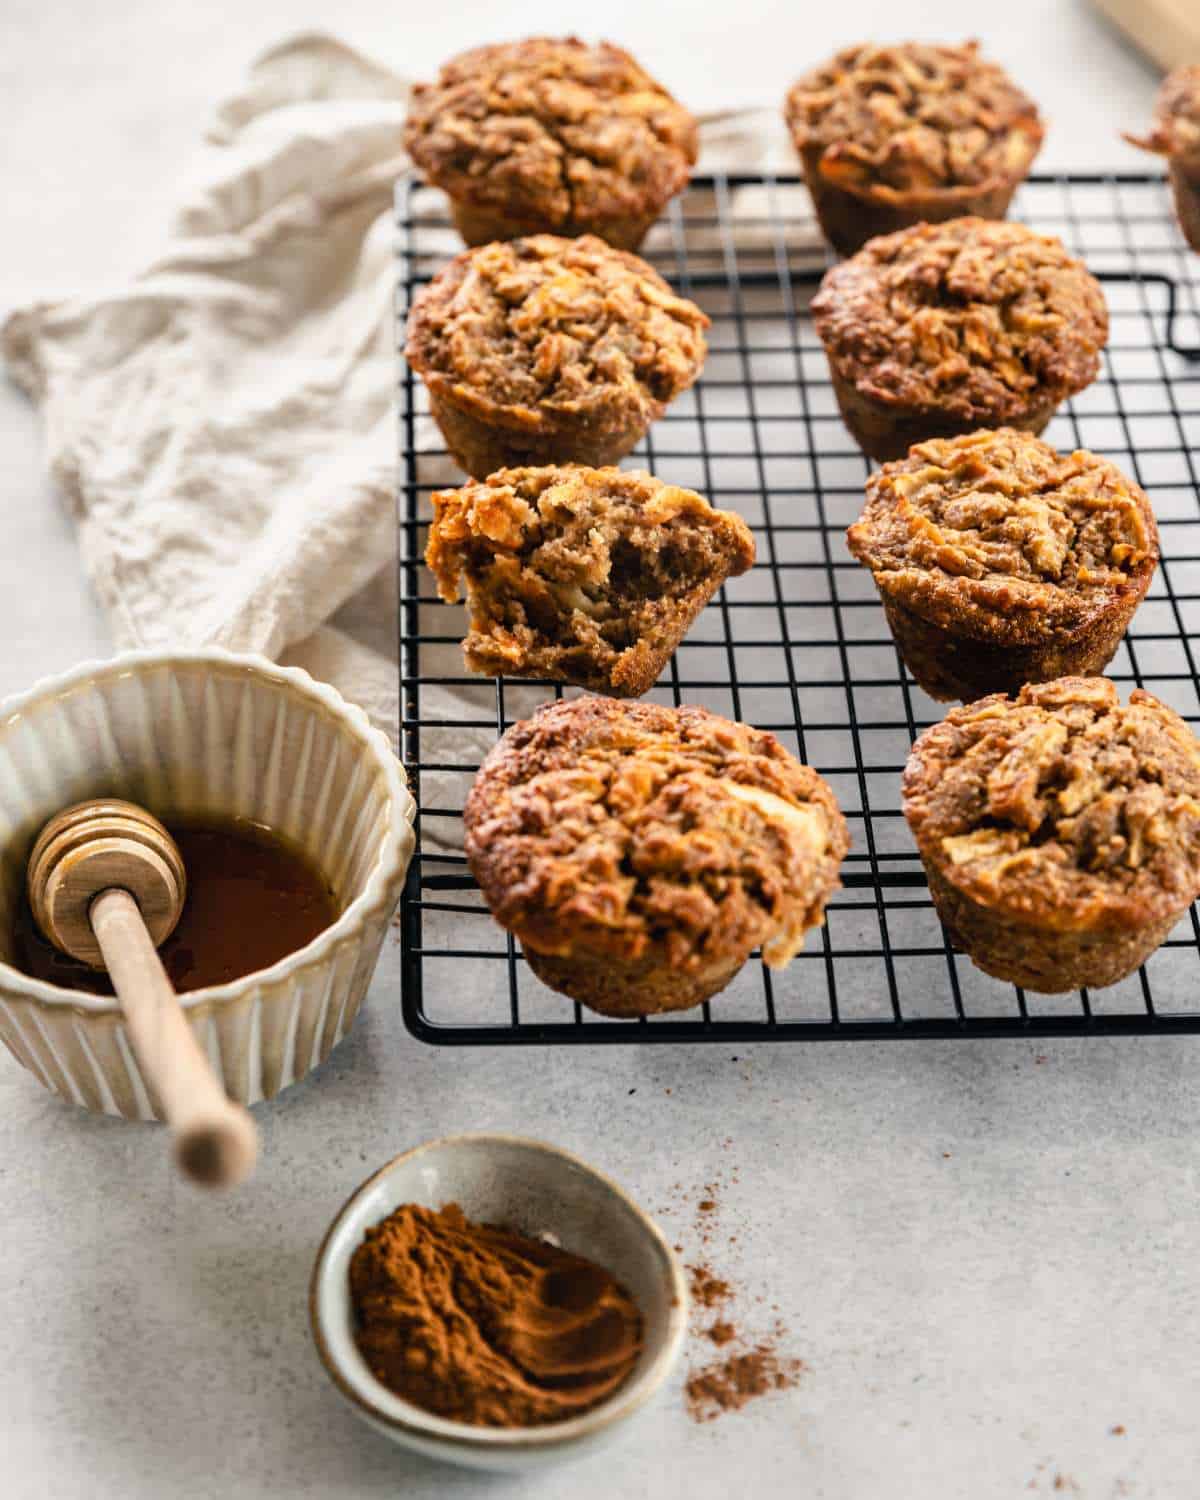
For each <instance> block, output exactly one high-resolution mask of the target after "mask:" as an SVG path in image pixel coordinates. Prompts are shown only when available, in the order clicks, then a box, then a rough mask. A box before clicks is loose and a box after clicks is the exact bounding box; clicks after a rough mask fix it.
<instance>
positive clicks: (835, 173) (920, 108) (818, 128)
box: [784, 42, 1044, 255]
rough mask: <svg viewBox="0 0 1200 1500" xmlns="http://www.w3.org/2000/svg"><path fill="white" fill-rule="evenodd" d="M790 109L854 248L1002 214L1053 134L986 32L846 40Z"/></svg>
mask: <svg viewBox="0 0 1200 1500" xmlns="http://www.w3.org/2000/svg"><path fill="white" fill-rule="evenodd" d="M784 115H785V118H786V119H787V123H788V127H789V129H790V130H791V133H792V139H793V141H794V142H795V144H796V150H797V151H798V152H799V153H800V160H801V164H802V166H803V168H804V180H805V182H806V183H807V184H808V189H809V192H810V193H811V194H812V200H813V206H814V208H815V209H816V211H817V218H818V219H819V220H820V222H821V228H822V230H823V231H824V233H825V237H826V238H827V239H828V240H829V241H830V243H831V244H832V245H833V247H834V248H835V249H836V250H837V251H838V252H839V253H840V254H842V255H850V254H852V253H853V252H854V251H855V250H857V249H859V248H860V247H861V246H862V245H863V244H865V243H866V241H867V240H869V239H870V238H871V237H872V236H873V235H877V234H891V233H893V232H894V231H895V230H897V229H905V228H907V227H908V226H909V225H910V224H918V223H920V222H922V221H925V222H926V223H931V224H932V223H937V222H940V221H942V220H944V219H955V218H958V217H960V216H961V215H963V214H977V215H978V216H979V217H980V218H982V219H1002V218H1003V217H1004V215H1005V214H1006V213H1007V212H1008V205H1009V203H1010V201H1011V200H1012V195H1013V193H1014V192H1015V191H1016V190H1017V187H1018V186H1019V184H1020V183H1021V182H1022V181H1023V180H1024V178H1025V176H1026V174H1027V173H1028V171H1029V168H1030V166H1031V164H1032V162H1033V159H1034V157H1035V156H1036V155H1037V154H1038V150H1039V149H1040V147H1041V144H1042V136H1043V133H1044V132H1043V130H1042V122H1041V120H1040V119H1039V118H1038V112H1037V106H1036V105H1035V104H1034V103H1033V101H1032V100H1031V99H1030V98H1028V97H1027V96H1026V95H1025V94H1023V93H1022V92H1021V90H1020V89H1019V88H1017V86H1016V85H1015V84H1014V83H1013V81H1012V79H1010V78H1009V76H1008V74H1007V73H1006V72H1005V71H1004V69H1003V68H1000V67H998V66H997V65H996V64H995V63H991V62H987V61H985V60H984V59H983V58H982V57H980V55H979V44H978V42H967V43H966V44H965V46H961V47H939V46H930V45H927V44H925V43H922V42H906V43H903V44H901V45H899V46H892V47H875V46H859V47H846V48H843V50H842V51H841V52H839V53H838V54H837V55H836V56H835V57H833V58H831V59H830V61H829V62H827V63H826V64H825V65H824V66H823V67H820V68H814V69H813V71H812V72H811V73H806V74H805V76H804V77H803V78H801V79H800V81H799V82H798V83H797V84H795V85H794V86H793V88H792V89H791V91H790V93H789V94H788V96H787V102H786V104H785V106H784Z"/></svg>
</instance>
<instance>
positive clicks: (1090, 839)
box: [903, 677, 1200, 930]
mask: <svg viewBox="0 0 1200 1500" xmlns="http://www.w3.org/2000/svg"><path fill="white" fill-rule="evenodd" d="M903 792H904V815H905V817H906V818H907V819H908V824H909V827H910V828H911V829H912V831H913V835H914V837H915V838H916V841H917V846H918V848H919V849H920V851H921V854H922V856H923V857H924V858H926V859H927V860H929V861H930V862H931V863H933V864H934V866H935V867H936V868H937V869H938V870H939V871H940V872H941V874H942V876H943V877H944V878H945V879H946V880H947V881H949V882H950V884H951V885H952V886H953V887H955V888H956V889H957V890H958V891H960V892H961V893H962V894H963V895H964V896H966V897H968V898H969V899H971V900H973V901H976V902H978V903H981V904H983V905H986V906H988V907H989V908H992V909H993V910H997V911H999V912H1001V913H1007V914H1010V915H1011V916H1013V917H1014V918H1016V919H1019V920H1022V921H1025V922H1032V923H1034V924H1035V925H1037V926H1040V927H1044V928H1048V929H1053V930H1064V929H1072V930H1080V929H1083V930H1087V929H1103V928H1106V927H1107V928H1113V929H1119V928H1127V927H1130V926H1137V925H1140V924H1143V923H1147V922H1150V921H1154V920H1157V919H1161V918H1163V917H1165V916H1167V915H1169V914H1170V912H1171V911H1173V910H1179V909H1181V908H1182V907H1184V906H1186V905H1187V903H1188V902H1190V901H1191V900H1192V899H1193V898H1194V897H1195V895H1196V894H1197V892H1200V743H1198V742H1197V740H1196V737H1195V735H1193V733H1192V731H1191V730H1190V729H1189V728H1188V726H1187V725H1186V724H1185V723H1184V722H1183V720H1182V719H1181V718H1180V717H1179V715H1178V714H1177V713H1175V712H1174V711H1173V710H1172V709H1170V708H1168V707H1167V706H1166V704H1164V703H1160V702H1159V701H1158V699H1157V698H1154V697H1152V696H1151V695H1150V694H1149V693H1145V692H1142V691H1141V689H1135V691H1134V692H1133V693H1132V694H1131V695H1130V699H1129V703H1128V705H1127V706H1125V705H1122V703H1121V700H1120V698H1119V697H1118V696H1117V690H1116V688H1115V687H1114V686H1113V684H1112V683H1111V682H1109V681H1108V679H1107V678H1105V677H1061V678H1059V679H1058V680H1057V681H1056V682H1041V683H1029V684H1028V685H1027V686H1025V687H1023V688H1022V689H1021V691H1020V693H1019V694H1018V695H1017V697H1016V698H1015V699H1010V698H1007V697H1005V696H1004V694H1002V693H995V694H993V695H992V696H991V697H989V698H980V699H979V700H978V701H977V702H975V703H969V704H965V705H964V706H963V707H961V708H955V709H952V710H951V711H950V713H949V714H947V716H946V718H945V719H944V720H943V721H942V722H941V723H940V724H935V725H934V727H933V728H932V729H928V730H926V732H925V733H924V734H923V735H922V736H921V738H920V739H919V740H918V741H917V743H916V744H915V745H914V746H913V752H912V755H911V756H910V758H909V762H908V765H907V766H906V767H905V771H904V781H903Z"/></svg>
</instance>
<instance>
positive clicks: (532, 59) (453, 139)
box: [405, 37, 698, 250]
mask: <svg viewBox="0 0 1200 1500" xmlns="http://www.w3.org/2000/svg"><path fill="white" fill-rule="evenodd" d="M405 145H406V146H407V148H408V151H409V154H410V155H411V157H412V159H413V161H414V162H416V164H417V166H418V167H420V169H421V171H422V172H423V173H424V174H425V176H426V177H427V178H428V179H429V181H430V182H432V183H434V184H436V185H437V186H438V187H440V188H444V189H445V191H446V192H447V193H448V194H449V197H450V203H451V210H452V212H453V215H454V222H455V224H456V225H457V226H458V230H459V232H460V233H461V235H462V237H463V239H464V240H466V242H467V244H468V245H486V244H487V243H488V241H489V240H507V239H513V238H515V237H516V236H517V235H522V234H541V233H545V232H549V233H553V234H564V235H577V234H598V235H600V237H601V238H602V239H605V240H607V241H608V243H609V244H610V245H617V246H619V247H620V248H621V249H623V250H636V249H637V247H638V246H639V245H640V244H641V242H642V239H643V237H644V236H645V233H646V231H647V229H649V227H650V225H651V224H653V223H654V221H655V219H657V218H658V216H659V214H660V213H661V212H662V210H663V207H664V205H665V204H666V203H667V201H668V200H669V199H670V198H673V197H674V196H675V194H676V193H678V192H679V191H680V190H681V189H682V188H683V187H685V186H686V185H687V180H688V175H689V173H690V170H691V168H692V166H693V165H694V163H695V160H696V153H697V149H698V135H697V130H696V122H695V120H694V119H693V118H692V116H691V115H690V114H688V112H687V110H686V109H684V108H683V106H682V105H681V104H678V103H676V101H675V100H674V99H672V97H671V95H670V94H668V93H667V91H666V89H664V88H663V87H662V85H661V84H659V83H656V82H655V81H654V79H653V78H651V77H650V75H649V74H648V73H647V72H646V71H645V70H644V69H643V68H641V67H639V65H638V64H637V63H636V62H635V61H634V60H633V58H632V57H630V55H629V53H628V52H624V51H622V50H621V48H620V47H614V46H612V44H611V43H609V42H601V43H600V44H599V45H598V46H595V47H590V46H588V45H587V44H586V43H585V42H581V41H580V40H579V39H578V38H577V37H567V38H565V39H564V40H555V39H554V38H551V37H534V38H532V39H531V40H529V41H524V42H505V43H502V44H500V45H498V46H492V47H477V48H475V49H474V50H473V51H470V52H463V53H461V54H460V55H459V56H458V57H454V58H451V60H450V61H449V62H448V63H446V65H445V66H444V67H443V68H442V70H441V72H440V74H439V75H438V80H437V82H436V83H433V84H418V85H417V87H416V88H415V89H414V90H413V93H412V101H411V104H410V109H409V116H408V121H407V124H406V127H405Z"/></svg>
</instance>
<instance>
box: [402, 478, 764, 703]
mask: <svg viewBox="0 0 1200 1500" xmlns="http://www.w3.org/2000/svg"><path fill="white" fill-rule="evenodd" d="M433 516H434V519H433V526H432V528H431V529H430V533H429V545H428V547H427V549H426V552H425V561H426V562H427V563H428V564H429V567H430V569H431V570H432V572H433V575H434V577H435V578H436V579H437V584H438V592H439V593H440V594H441V596H442V598H443V599H445V600H446V601H447V602H448V603H452V602H453V601H454V600H455V599H457V598H458V594H459V588H460V586H461V585H465V588H466V594H467V603H468V607H469V609H470V614H471V625H470V631H469V633H468V635H467V637H466V639H465V640H464V641H463V653H464V655H465V656H466V660H467V665H468V666H469V667H470V668H471V670H472V671H474V672H484V673H486V674H488V675H489V676H498V675H500V674H501V673H509V674H511V675H513V676H520V677H536V678H540V679H541V680H543V681H547V682H569V683H575V684H577V685H578V686H580V687H587V688H594V689H597V690H599V691H604V692H610V693H614V694H616V695H617V696H618V697H622V698H636V697H638V696H639V695H640V694H641V693H644V692H646V690H647V689H648V688H649V687H650V686H651V685H652V684H653V683H654V681H655V680H656V678H657V677H658V674H659V673H660V672H661V671H662V669H663V667H664V666H665V665H666V662H667V660H668V658H669V657H670V655H671V653H672V651H674V649H675V647H676V646H677V645H678V644H679V642H680V641H681V640H682V639H683V637H684V635H686V633H687V631H688V629H689V627H690V626H691V624H692V621H693V620H694V619H695V618H696V616H697V615H698V614H699V613H700V611H701V610H702V609H703V608H704V606H705V605H706V604H707V603H708V601H709V600H710V599H711V598H712V596H713V594H715V593H716V591H717V589H718V588H720V586H721V584H722V583H724V581H725V579H726V578H728V577H730V576H736V575H738V574H740V573H744V572H745V571H746V569H747V568H749V567H750V565H751V563H753V561H754V539H753V537H752V536H751V534H750V528H749V527H748V526H747V525H746V523H745V521H743V520H742V518H741V517H740V516H738V515H734V514H733V513H732V512H731V511H725V510H715V509H714V508H713V507H712V506H711V505H710V504H709V503H708V501H707V500H705V499H704V498H703V496H701V495H697V494H696V493H695V492H694V491H692V490H685V489H680V488H679V486H678V485H674V484H664V483H663V482H662V480H660V479H655V478H654V477H653V475H651V474H647V473H645V472H642V471H635V472H631V473H624V472H622V471H621V470H620V469H589V468H583V467H580V466H577V465H568V466H565V467H561V468H560V467H557V466H549V467H546V468H535V469H501V470H499V472H497V473H495V474H491V475H489V476H488V478H487V479H485V480H481V481H476V482H472V483H470V484H466V485H463V487H462V488H461V489H457V490H441V491H439V492H438V493H437V494H435V495H434V497H433Z"/></svg>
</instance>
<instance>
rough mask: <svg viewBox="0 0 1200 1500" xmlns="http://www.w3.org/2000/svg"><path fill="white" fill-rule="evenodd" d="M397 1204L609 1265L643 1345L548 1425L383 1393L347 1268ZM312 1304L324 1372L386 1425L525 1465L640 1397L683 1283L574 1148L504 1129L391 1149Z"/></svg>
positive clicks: (660, 1360)
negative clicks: (507, 1231) (502, 1421)
mask: <svg viewBox="0 0 1200 1500" xmlns="http://www.w3.org/2000/svg"><path fill="white" fill-rule="evenodd" d="M402 1203H417V1204H420V1205H421V1206H422V1207H425V1208H442V1207H443V1206H444V1205H445V1204H447V1203H457V1204H458V1205H459V1206H460V1207H461V1208H462V1210H463V1212H464V1213H465V1214H466V1215H467V1217H468V1218H470V1219H475V1220H477V1221H481V1222H484V1223H492V1224H497V1223H498V1224H505V1225H509V1226H511V1227H512V1228H515V1229H519V1230H520V1231H521V1232H522V1233H524V1234H527V1235H530V1236H532V1237H534V1238H537V1237H539V1236H544V1237H547V1238H550V1239H551V1240H552V1241H553V1243H554V1244H556V1245H561V1246H562V1248H563V1249H564V1250H573V1251H575V1252H577V1253H578V1254H581V1255H586V1256H588V1257H589V1258H590V1259H592V1260H594V1261H596V1262H597V1264H599V1265H602V1266H604V1267H605V1268H606V1269H607V1270H609V1271H611V1272H612V1273H613V1275H614V1276H616V1278H617V1279H618V1280H619V1281H620V1282H622V1284H623V1285H624V1286H625V1287H626V1288H627V1290H628V1291H629V1292H630V1293H631V1295H632V1296H633V1298H634V1300H635V1301H636V1302H637V1304H638V1307H639V1308H640V1309H641V1311H642V1317H643V1318H644V1319H645V1348H644V1349H643V1351H642V1357H641V1360H640V1361H639V1363H638V1364H637V1366H636V1367H635V1368H634V1370H633V1372H632V1373H631V1374H630V1376H629V1378H628V1380H626V1381H625V1382H624V1384H623V1385H621V1386H620V1387H619V1388H618V1389H617V1390H616V1391H615V1392H614V1393H613V1394H612V1395H611V1396H610V1397H609V1398H608V1400H607V1401H604V1402H602V1403H601V1405H599V1406H596V1407H594V1408H593V1409H592V1410H591V1411H589V1412H585V1413H584V1414H583V1415H582V1416H579V1417H572V1418H571V1419H570V1420H569V1421H566V1422H556V1423H551V1424H548V1425H547V1426H545V1427H521V1428H494V1427H471V1426H468V1425H467V1424H465V1423H463V1422H449V1421H447V1420H445V1418H443V1417H436V1416H434V1415H433V1414H432V1413H431V1412H427V1411H425V1410H424V1409H423V1408H422V1407H419V1406H414V1405H413V1404H412V1403H411V1402H409V1401H405V1400H403V1399H402V1398H401V1397H399V1396H396V1395H393V1393H392V1392H391V1391H389V1390H388V1389H387V1387H386V1386H384V1385H381V1384H380V1382H379V1381H378V1380H376V1378H375V1377H374V1375H372V1374H371V1371H370V1370H369V1369H368V1368H367V1364H366V1361H365V1360H364V1359H363V1357H362V1355H361V1354H359V1352H358V1348H357V1346H356V1345H355V1342H354V1312H353V1308H352V1306H351V1302H350V1279H349V1276H350V1259H351V1257H352V1256H353V1254H354V1252H355V1250H357V1248H358V1247H359V1245H360V1244H361V1243H362V1240H363V1235H364V1233H365V1232H366V1230H367V1229H368V1228H369V1227H370V1226H371V1225H372V1224H377V1223H378V1222H379V1221H380V1220H381V1219H384V1218H386V1217H387V1215H388V1214H390V1213H391V1212H392V1210H393V1209H395V1208H398V1207H399V1206H400V1204H402ZM309 1316H310V1318H311V1320H312V1331H313V1337H314V1339H315V1340H316V1345H317V1352H318V1354H319V1355H320V1356H321V1360H322V1363H323V1364H324V1366H325V1368H326V1370H327V1371H328V1372H329V1375H330V1378H331V1379H332V1380H333V1383H334V1384H335V1385H336V1386H337V1388H338V1390H339V1391H340V1392H341V1393H342V1395H343V1396H344V1397H345V1398H346V1400H347V1401H349V1402H350V1404H351V1406H353V1408H354V1410H355V1411H356V1412H358V1414H359V1416H361V1417H362V1418H363V1419H364V1421H366V1422H368V1423H369V1424H370V1425H371V1426H372V1427H374V1428H375V1429H376V1430H377V1431H379V1432H381V1433H383V1434H384V1436H385V1437H389V1438H391V1439H392V1441H393V1442H395V1443H399V1444H400V1445H401V1446H402V1447H405V1448H412V1449H415V1450H416V1451H417V1452H418V1453H423V1454H425V1455H426V1456H428V1457H431V1458H441V1459H445V1460H446V1461H447V1462H449V1463H454V1464H462V1465H464V1466H466V1467H467V1468H473V1469H504V1470H517V1469H531V1468H537V1467H541V1466H543V1465H545V1464H548V1463H554V1462H561V1461H562V1460H564V1459H568V1458H574V1457H577V1456H578V1455H580V1454H581V1453H583V1452H584V1451H586V1450H587V1449H589V1448H592V1447H595V1446H597V1445H599V1444H601V1443H603V1442H606V1441H608V1440H609V1439H610V1438H612V1437H614V1436H615V1435H616V1433H617V1432H618V1430H619V1429H620V1426H621V1424H622V1423H623V1422H624V1421H625V1420H626V1419H627V1418H628V1417H631V1416H633V1414H634V1413H635V1412H636V1411H639V1410H640V1409H641V1408H642V1407H644V1406H645V1405H646V1403H647V1402H648V1401H649V1400H650V1398H651V1397H652V1396H653V1395H654V1393H655V1392H656V1391H657V1390H658V1388H659V1387H660V1386H661V1385H662V1383H663V1381H664V1380H666V1378H667V1376H668V1375H669V1374H670V1373H671V1370H672V1368H673V1367H674V1365H675V1362H676V1360H677V1359H678V1357H679V1353H680V1350H681V1349H682V1347H683V1339H684V1334H685V1332H686V1329H687V1286H686V1284H685V1282H684V1278H683V1272H682V1269H681V1268H680V1265H679V1262H678V1260H677V1259H676V1257H675V1254H674V1252H673V1251H672V1249H671V1247H670V1246H669V1245H668V1244H667V1242H666V1240H665V1239H664V1238H663V1236H662V1233H661V1232H660V1230H659V1229H658V1226H657V1225H656V1224H655V1223H654V1221H653V1220H652V1219H650V1218H649V1217H648V1216H647V1215H646V1214H645V1213H643V1212H642V1210H641V1209H640V1208H639V1207H638V1206H637V1204H636V1203H634V1202H633V1200H632V1199H631V1198H629V1197H628V1196H627V1195H626V1194H625V1193H624V1192H622V1191H621V1189H620V1188H619V1187H617V1185H616V1184H615V1183H613V1182H610V1181H609V1179H608V1178H607V1177H602V1176H601V1175H600V1173H599V1172H596V1171H593V1170H592V1168H591V1167H589V1166H587V1164H586V1163H584V1162H582V1161H580V1160H579V1158H578V1157H575V1156H571V1155H569V1154H568V1153H567V1152H566V1151H560V1150H558V1149H557V1147H554V1146H547V1145H544V1144H543V1143H542V1142H540V1141H527V1140H521V1139H519V1138H517V1137H515V1136H506V1135H455V1136H447V1137H445V1138H444V1139H443V1140H438V1141H430V1142H428V1143H427V1144H426V1145H424V1146H418V1147H417V1148H416V1150H414V1151H406V1152H405V1153H404V1155H403V1156H398V1157H396V1159H395V1160H394V1161H390V1162H389V1163H388V1164H387V1166H386V1167H382V1168H380V1170H379V1171H378V1172H376V1173H375V1175H374V1176H373V1177H369V1178H368V1179H367V1180H366V1182H364V1183H363V1185H362V1186H361V1187H360V1188H359V1189H358V1190H357V1192H355V1193H354V1195H353V1196H352V1197H351V1198H350V1199H349V1201H348V1202H347V1203H346V1204H345V1205H344V1207H343V1208H342V1210H341V1212H340V1213H339V1214H338V1216H337V1218H336V1219H335V1220H334V1221H333V1224H332V1225H331V1227H330V1229H329V1232H328V1234H326V1236H325V1241H324V1243H323V1244H322V1246H321V1249H320V1251H319V1253H318V1255H317V1263H316V1266H315V1267H314V1269H313V1276H312V1285H311V1289H310V1293H309Z"/></svg>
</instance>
